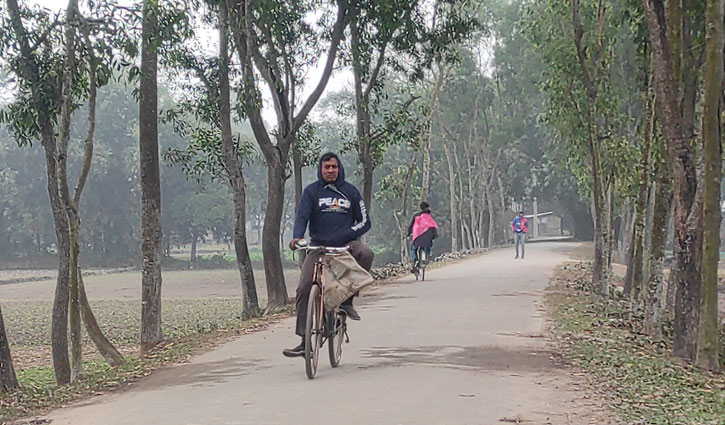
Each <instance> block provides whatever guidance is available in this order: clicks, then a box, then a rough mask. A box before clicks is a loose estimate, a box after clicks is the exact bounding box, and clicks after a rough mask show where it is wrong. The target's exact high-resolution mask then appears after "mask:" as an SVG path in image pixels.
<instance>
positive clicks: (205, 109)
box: [166, 2, 259, 318]
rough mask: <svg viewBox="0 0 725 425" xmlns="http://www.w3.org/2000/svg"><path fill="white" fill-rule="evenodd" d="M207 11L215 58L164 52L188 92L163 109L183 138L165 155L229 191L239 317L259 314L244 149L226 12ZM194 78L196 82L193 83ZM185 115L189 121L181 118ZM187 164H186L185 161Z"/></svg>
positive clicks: (186, 50)
mask: <svg viewBox="0 0 725 425" xmlns="http://www.w3.org/2000/svg"><path fill="white" fill-rule="evenodd" d="M210 6H212V7H211V8H210V14H209V15H208V16H204V17H203V19H204V20H206V19H209V20H211V21H213V22H216V25H217V30H218V32H219V51H218V54H217V55H216V56H215V57H204V56H201V55H199V53H198V52H195V51H193V50H192V48H190V47H188V46H186V45H181V46H176V47H175V48H173V51H172V52H169V54H168V55H167V56H168V57H169V62H170V63H171V65H172V66H173V67H175V68H178V69H180V70H182V71H184V72H191V76H192V78H189V76H188V75H181V76H178V78H177V79H178V80H181V81H184V83H182V87H181V90H183V91H185V92H186V93H193V95H191V96H188V98H186V99H184V100H182V101H180V102H178V103H177V106H176V108H174V109H172V110H170V111H168V112H167V114H166V115H167V117H169V118H170V119H171V120H172V121H174V124H175V127H176V128H177V129H178V131H179V132H180V133H182V135H183V136H185V137H187V138H189V139H190V140H188V144H187V146H186V148H185V149H181V150H179V149H171V150H170V151H169V152H168V155H167V158H169V159H171V160H172V162H181V163H182V164H183V165H184V167H185V169H186V170H187V171H188V172H187V175H189V174H191V175H194V176H196V177H197V178H199V174H202V173H203V174H206V175H211V178H212V180H215V179H224V180H226V181H227V182H228V184H229V187H230V188H231V191H232V199H233V203H234V226H233V228H234V235H233V241H234V251H235V254H236V260H237V267H238V269H239V273H240V277H241V283H242V316H243V317H245V318H247V317H253V316H256V315H257V314H258V313H259V301H258V299H257V288H256V284H255V279H254V271H253V268H252V260H251V258H250V256H249V247H248V244H247V230H246V224H247V188H246V186H247V184H246V182H245V178H244V171H243V159H244V156H247V157H248V156H250V153H249V152H248V151H249V150H250V149H248V147H247V146H246V145H245V144H244V143H242V141H241V140H240V138H239V137H235V135H234V132H233V129H232V116H231V113H232V110H236V109H238V108H233V107H232V103H231V82H230V79H231V77H230V42H229V41H230V40H229V13H228V10H227V5H226V3H225V2H220V3H219V4H218V5H210ZM197 80H198V81H200V82H201V84H198V82H197ZM189 116H191V117H192V121H193V120H195V121H196V122H187V121H189V120H188V119H187V118H188V117H189ZM192 160H193V161H194V163H193V164H189V162H190V161H192Z"/></svg>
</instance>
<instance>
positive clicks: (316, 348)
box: [305, 285, 322, 379]
mask: <svg viewBox="0 0 725 425" xmlns="http://www.w3.org/2000/svg"><path fill="white" fill-rule="evenodd" d="M308 300H309V301H308V302H307V322H306V324H305V370H306V372H307V377H308V378H309V379H312V378H314V377H315V373H317V362H318V360H319V358H320V345H322V302H321V301H322V300H321V297H320V287H319V286H317V285H312V289H310V296H309V298H308Z"/></svg>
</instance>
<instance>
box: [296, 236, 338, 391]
mask: <svg viewBox="0 0 725 425" xmlns="http://www.w3.org/2000/svg"><path fill="white" fill-rule="evenodd" d="M297 247H298V248H299V249H304V250H306V251H307V252H310V251H316V252H318V253H319V255H318V258H317V259H316V260H315V264H314V269H313V273H312V289H311V292H310V295H309V299H310V301H309V302H308V310H307V323H306V325H305V330H306V332H305V369H306V371H307V377H308V378H309V379H313V378H314V376H315V374H316V372H317V362H318V359H319V350H320V349H321V348H322V346H324V345H325V342H328V341H329V342H328V346H329V351H330V365H331V366H332V367H337V365H338V364H339V362H340V358H341V356H342V345H341V344H342V340H343V336H344V337H345V338H344V339H345V340H346V341H347V342H349V338H348V336H347V326H346V324H345V317H344V315H343V314H342V313H340V312H339V309H337V308H335V309H333V310H326V309H325V280H324V279H323V276H324V272H325V271H324V270H325V264H324V261H323V256H324V255H326V254H327V255H334V253H336V252H341V251H346V250H348V249H349V247H344V248H325V247H315V246H306V245H303V246H300V245H298V246H297ZM340 316H343V317H340ZM336 336H337V341H338V342H337V345H336V346H335V345H333V342H335V341H336V338H335V337H336Z"/></svg>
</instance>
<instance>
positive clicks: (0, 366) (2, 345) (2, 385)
mask: <svg viewBox="0 0 725 425" xmlns="http://www.w3.org/2000/svg"><path fill="white" fill-rule="evenodd" d="M17 387H18V378H16V377H15V369H14V368H13V359H12V356H10V343H9V342H8V338H7V335H6V333H5V322H4V321H3V312H2V308H0V394H2V393H4V392H6V391H9V390H11V389H13V388H17Z"/></svg>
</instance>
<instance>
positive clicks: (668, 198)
mask: <svg viewBox="0 0 725 425" xmlns="http://www.w3.org/2000/svg"><path fill="white" fill-rule="evenodd" d="M669 167H670V164H669V163H668V162H667V161H666V160H664V161H660V164H659V165H658V166H657V183H656V192H655V201H654V214H653V215H652V224H651V226H650V227H651V228H652V239H651V242H650V247H649V261H648V263H649V275H648V278H647V284H646V285H645V286H644V288H643V292H644V293H643V294H642V297H643V298H644V301H645V319H644V332H645V333H646V334H648V335H651V336H656V337H659V336H661V334H662V307H663V299H662V296H663V290H664V274H663V270H664V259H665V243H666V241H667V232H665V231H664V229H666V228H667V224H668V223H669V221H670V216H669V215H670V204H671V203H672V180H671V175H670V170H669Z"/></svg>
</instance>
